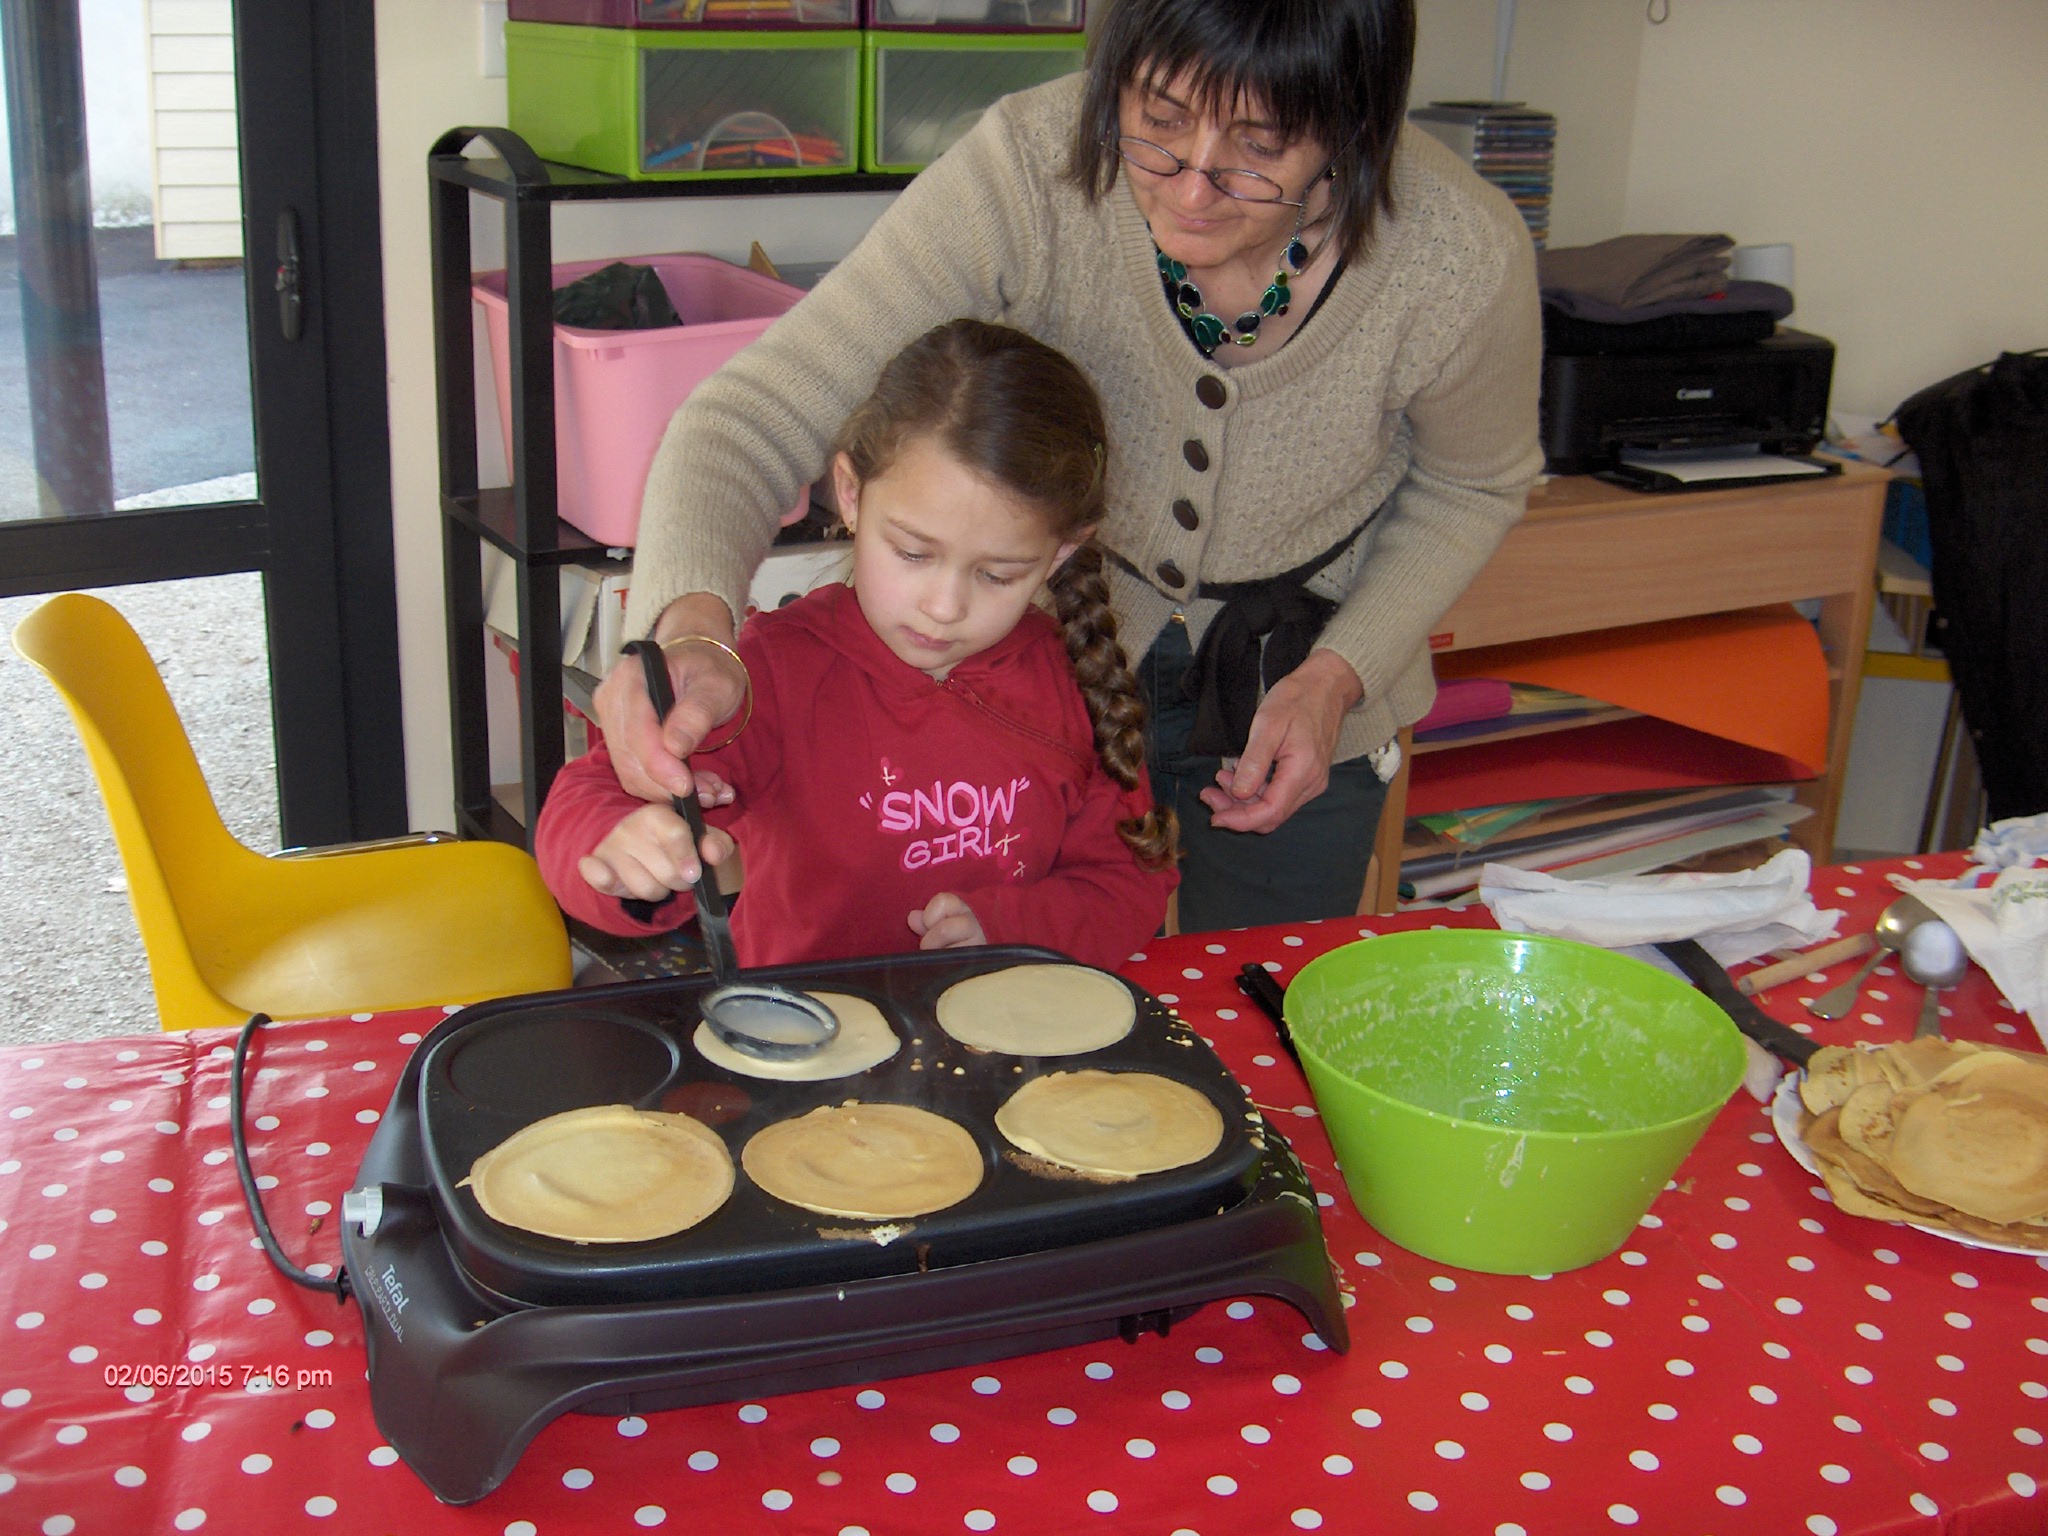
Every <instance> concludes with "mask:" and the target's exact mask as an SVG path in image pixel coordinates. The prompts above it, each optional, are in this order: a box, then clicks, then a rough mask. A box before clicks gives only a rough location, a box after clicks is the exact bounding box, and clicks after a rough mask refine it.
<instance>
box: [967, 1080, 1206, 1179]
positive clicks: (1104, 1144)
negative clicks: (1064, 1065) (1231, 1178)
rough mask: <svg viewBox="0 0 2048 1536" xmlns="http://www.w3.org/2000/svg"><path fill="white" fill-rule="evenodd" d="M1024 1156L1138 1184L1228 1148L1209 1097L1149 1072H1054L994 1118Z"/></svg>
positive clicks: (1027, 1088)
mask: <svg viewBox="0 0 2048 1536" xmlns="http://www.w3.org/2000/svg"><path fill="white" fill-rule="evenodd" d="M996 1129H997V1130H999V1131H1001V1132H1002V1133H1003V1134H1004V1135H1005V1136H1007V1137H1009V1138H1010V1140H1011V1141H1012V1142H1014V1143H1015V1144H1016V1145H1017V1146H1018V1147H1019V1148H1021V1149H1022V1150H1023V1151H1025V1152H1029V1153H1032V1154H1034V1155H1036V1156H1039V1157H1043V1158H1047V1159H1049V1160H1050V1161H1052V1162H1055V1163H1059V1164H1062V1165H1064V1166H1065V1167H1068V1168H1078V1169H1080V1170H1081V1171H1082V1172H1084V1173H1106V1174H1118V1175H1123V1176H1126V1177H1135V1176H1136V1175H1138V1174H1141V1173H1162V1172H1164V1171H1165V1170H1166V1169H1168V1168H1181V1167H1185V1166H1186V1165H1187V1164H1189V1163H1195V1162H1200V1161H1201V1160H1202V1159H1203V1158H1205V1157H1207V1156H1208V1155H1209V1154H1210V1153H1211V1152H1214V1151H1215V1150H1216V1148H1217V1147H1218V1146H1219V1145H1221V1144H1222V1141H1223V1116H1222V1115H1221V1114H1220V1113H1219V1112H1218V1111H1217V1108H1216V1106H1215V1105H1214V1104H1212V1103H1210V1102H1209V1099H1208V1097H1207V1095H1205V1094H1202V1093H1198V1092H1197V1091H1196V1090H1194V1089H1193V1088H1190V1087H1188V1086H1187V1085H1186V1084H1185V1083H1177V1082H1175V1081H1174V1080H1173V1079H1172V1078H1170V1077H1159V1076H1156V1075H1154V1074H1153V1073H1150V1072H1093V1071H1087V1072H1055V1073H1053V1074H1052V1075H1051V1076H1050V1077H1040V1078H1035V1079H1033V1080H1032V1081H1031V1082H1028V1083H1026V1084H1025V1085H1024V1086H1023V1087H1022V1088H1019V1089H1018V1090H1017V1091H1016V1092H1015V1093H1013V1094H1012V1095H1010V1098H1009V1100H1008V1102H1006V1103H1005V1104H1004V1105H1003V1107H1002V1108H1001V1109H999V1110H997V1111H996Z"/></svg>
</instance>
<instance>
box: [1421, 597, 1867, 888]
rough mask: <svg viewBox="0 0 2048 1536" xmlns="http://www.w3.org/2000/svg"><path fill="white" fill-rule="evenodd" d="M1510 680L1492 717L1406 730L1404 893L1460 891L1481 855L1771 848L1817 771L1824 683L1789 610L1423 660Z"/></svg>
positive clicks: (1677, 856)
mask: <svg viewBox="0 0 2048 1536" xmlns="http://www.w3.org/2000/svg"><path fill="white" fill-rule="evenodd" d="M1437 669H1438V672H1439V675H1440V678H1442V679H1444V680H1449V679H1453V678H1472V677H1486V678H1490V679H1494V680H1501V681H1509V682H1510V683H1511V694H1512V704H1511V706H1510V709H1509V712H1508V713H1507V714H1506V715H1505V716H1500V717H1496V718H1494V719H1490V720H1482V721H1472V722H1465V723H1461V724H1455V725H1447V726H1444V727H1441V728H1439V729H1436V730H1432V731H1427V732H1418V733H1417V734H1416V737H1415V741H1414V753H1413V757H1412V760H1411V766H1410V769H1409V784H1408V793H1407V810H1408V816H1409V821H1408V823H1407V826H1406V827H1405V828H1404V847H1403V851H1402V859H1401V879H1402V883H1403V884H1404V885H1406V886H1408V887H1410V888H1411V889H1412V891H1413V893H1414V894H1415V895H1416V896H1419V897H1431V896H1443V895H1447V894H1450V893H1452V892H1455V891H1459V890H1465V889H1469V888H1470V887H1471V886H1472V885H1473V884H1474V883H1475V882H1476V880H1477V878H1478V870H1479V867H1480V865H1482V864H1484V863H1486V862H1489V861H1491V862H1495V863H1507V864H1513V865H1516V866H1518V867H1520V868H1524V869H1536V870H1546V871H1549V872H1551V873H1553V874H1561V875H1566V876H1576V875H1580V874H1593V873H1599V874H1603V875H1605V874H1616V873H1639V872H1642V871H1646V870H1652V869H1659V868H1664V867H1667V866H1669V865H1672V864H1676V863H1680V862H1682V861H1684V860H1687V859H1691V858H1694V857H1696V856H1698V855H1700V854H1702V853H1706V852H1710V851H1714V850H1718V849H1723V848H1730V847H1735V846H1738V845H1742V844H1747V843H1751V842H1758V841H1764V840H1768V839H1774V838H1777V837H1780V836H1781V835H1782V834H1783V833H1784V831H1785V829H1786V828H1787V827H1790V826H1791V825H1793V824H1794V823H1795V822H1797V821H1799V820H1800V819H1802V818H1804V817H1805V816H1807V815H1809V814H1811V812H1810V810H1809V808H1808V807H1806V806H1802V805H1799V804H1796V803H1795V802H1794V799H1793V792H1792V790H1791V788H1790V787H1789V786H1790V784H1791V783H1793V782H1795V781H1798V780H1804V779H1811V778H1813V777H1814V776H1815V775H1816V774H1818V773H1819V772H1820V771H1821V769H1822V768H1823V767H1824V766H1825V764H1826V760H1827V721H1828V679H1827V667H1826V661H1825V658H1824V657H1823V656H1822V654H1821V650H1820V643H1819V640H1818V638H1817V637H1816V636H1815V634H1814V631H1813V627H1812V625H1811V624H1809V623H1808V622H1807V621H1806V620H1805V619H1803V618H1801V617H1800V616H1799V614H1798V613H1797V612H1796V611H1794V610H1793V609H1792V608H1790V607H1782V606H1781V607H1772V608H1765V609H1753V610H1748V611H1744V612H1739V613H1731V614H1715V615H1709V616H1706V617H1701V618H1696V619H1683V620H1674V621H1671V622H1668V623H1663V624H1647V625H1635V626H1630V627H1628V628H1625V629H1617V630H1609V631H1604V632H1601V631H1596V632H1589V633H1585V634H1579V635H1566V636H1557V637H1553V638H1551V639H1548V640H1541V641H1531V642H1526V643H1523V644H1519V645H1502V646H1492V647H1488V648H1486V649H1484V650H1481V651H1463V652H1450V653H1446V654H1443V655H1439V656H1438V657H1437Z"/></svg>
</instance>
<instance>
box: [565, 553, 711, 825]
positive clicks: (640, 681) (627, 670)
mask: <svg viewBox="0 0 2048 1536" xmlns="http://www.w3.org/2000/svg"><path fill="white" fill-rule="evenodd" d="M654 634H655V638H656V639H658V640H673V639H675V638H676V637H678V636H680V635H703V636H705V637H706V638H708V639H712V640H717V641H720V642H722V643H724V644H726V645H730V644H732V636H733V626H732V615H731V614H730V613H728V612H727V611H726V607H725V604H724V603H723V602H721V601H720V600H719V599H717V598H715V597H711V596H709V595H707V594H704V593H693V594H691V595H690V596H687V597H679V598H677V599H676V600H675V601H674V602H672V603H670V604H669V605H668V607H667V608H665V609H663V610H662V615H661V621H660V622H659V623H658V624H656V625H655V627H654ZM664 654H665V655H666V657H667V659H668V680H669V686H670V687H672V688H673V689H674V690H675V695H676V707H675V708H674V709H672V710H670V711H669V716H668V719H667V721H666V722H661V721H657V720H656V719H655V718H654V706H653V705H652V704H651V703H650V702H649V701H648V698H647V679H646V675H645V674H644V673H643V671H642V670H641V665H640V658H639V657H637V656H621V657H620V658H619V659H618V661H617V662H616V663H615V664H614V665H613V667H612V669H611V671H609V672H607V673H606V674H605V676H604V681H603V682H601V683H599V684H598V685H597V694H596V696H595V699H594V700H593V702H594V703H595V705H596V708H597V724H598V728H599V729H600V730H602V731H603V732H604V739H605V745H606V746H608V747H609V748H610V749H611V754H612V768H613V771H614V772H616V773H617V774H618V776H619V783H621V784H622V785H624V786H625V788H626V792H627V793H628V794H633V795H638V796H639V797H640V798H641V799H643V800H666V799H668V797H669V796H671V795H687V794H689V793H690V788H691V782H692V781H691V777H690V767H689V764H687V763H685V762H684V761H683V759H684V758H686V757H688V756H689V755H690V754H691V753H692V752H694V751H695V750H696V749H697V747H698V746H699V745H700V744H701V743H702V742H703V740H704V738H705V737H706V736H708V735H710V734H711V732H712V731H713V730H715V729H716V728H717V727H719V726H721V725H723V724H724V723H725V722H726V721H728V720H730V719H732V717H733V716H734V715H735V714H737V713H738V712H739V709H740V706H741V705H742V704H744V703H745V702H746V696H747V680H746V675H745V673H744V672H743V671H742V670H741V668H740V667H739V666H738V665H737V664H735V663H734V661H733V659H732V658H731V657H730V656H728V655H726V654H725V652H723V651H721V650H720V649H718V647H717V646H715V645H678V646H673V647H671V648H670V649H669V650H668V651H666V652H665V653H664Z"/></svg>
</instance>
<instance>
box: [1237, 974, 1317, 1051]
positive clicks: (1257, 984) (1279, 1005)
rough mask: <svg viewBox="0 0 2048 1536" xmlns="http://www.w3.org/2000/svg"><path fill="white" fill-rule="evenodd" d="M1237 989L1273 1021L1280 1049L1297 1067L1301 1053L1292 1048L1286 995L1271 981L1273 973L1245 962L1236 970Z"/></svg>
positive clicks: (1292, 1036) (1277, 983) (1292, 1037)
mask: <svg viewBox="0 0 2048 1536" xmlns="http://www.w3.org/2000/svg"><path fill="white" fill-rule="evenodd" d="M1237 989H1238V991H1240V992H1242V993H1243V994H1244V995H1245V996H1246V997H1248V998H1250V999H1251V1000H1252V1001H1253V1002H1255V1003H1257V1004H1258V1005H1259V1008H1260V1010H1261V1011H1262V1012H1264V1014H1265V1015H1266V1017H1267V1018H1269V1019H1271V1020H1272V1021H1273V1028H1274V1029H1275V1030H1277V1031H1278V1032H1279V1035H1280V1049H1281V1050H1283V1051H1285V1052H1286V1053H1287V1055H1288V1057H1289V1059H1290V1060H1292V1061H1293V1063H1294V1064H1295V1065H1296V1066H1297V1067H1298V1066H1300V1065H1301V1052H1299V1051H1297V1050H1296V1049H1295V1048H1294V1032H1293V1031H1292V1030H1290V1029H1289V1028H1288V1027H1287V994H1286V993H1285V992H1283V991H1281V990H1280V983H1279V982H1277V981H1275V980H1274V979H1273V973H1272V972H1271V971H1269V970H1267V969H1266V968H1265V967H1264V966H1263V965H1256V964H1254V963H1252V962H1251V961H1249V960H1248V961H1246V962H1245V963H1244V964H1243V965H1242V966H1240V967H1239V968H1238V972H1237Z"/></svg>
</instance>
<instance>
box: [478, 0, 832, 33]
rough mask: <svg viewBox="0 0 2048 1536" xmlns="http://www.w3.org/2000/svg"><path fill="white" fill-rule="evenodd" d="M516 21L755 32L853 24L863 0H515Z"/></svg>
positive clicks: (513, 14)
mask: <svg viewBox="0 0 2048 1536" xmlns="http://www.w3.org/2000/svg"><path fill="white" fill-rule="evenodd" d="M507 15H508V19H510V20H512V21H566V22H570V23H573V24H575V25H578V26H585V27H675V28H683V27H695V28H697V29H699V30H702V31H709V30H712V29H719V30H732V31H750V30H754V29H756V28H758V29H762V30H773V29H776V28H780V27H852V26H858V25H859V24H860V4H859V0H512V4H511V10H510V11H509V12H508V13H507Z"/></svg>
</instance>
